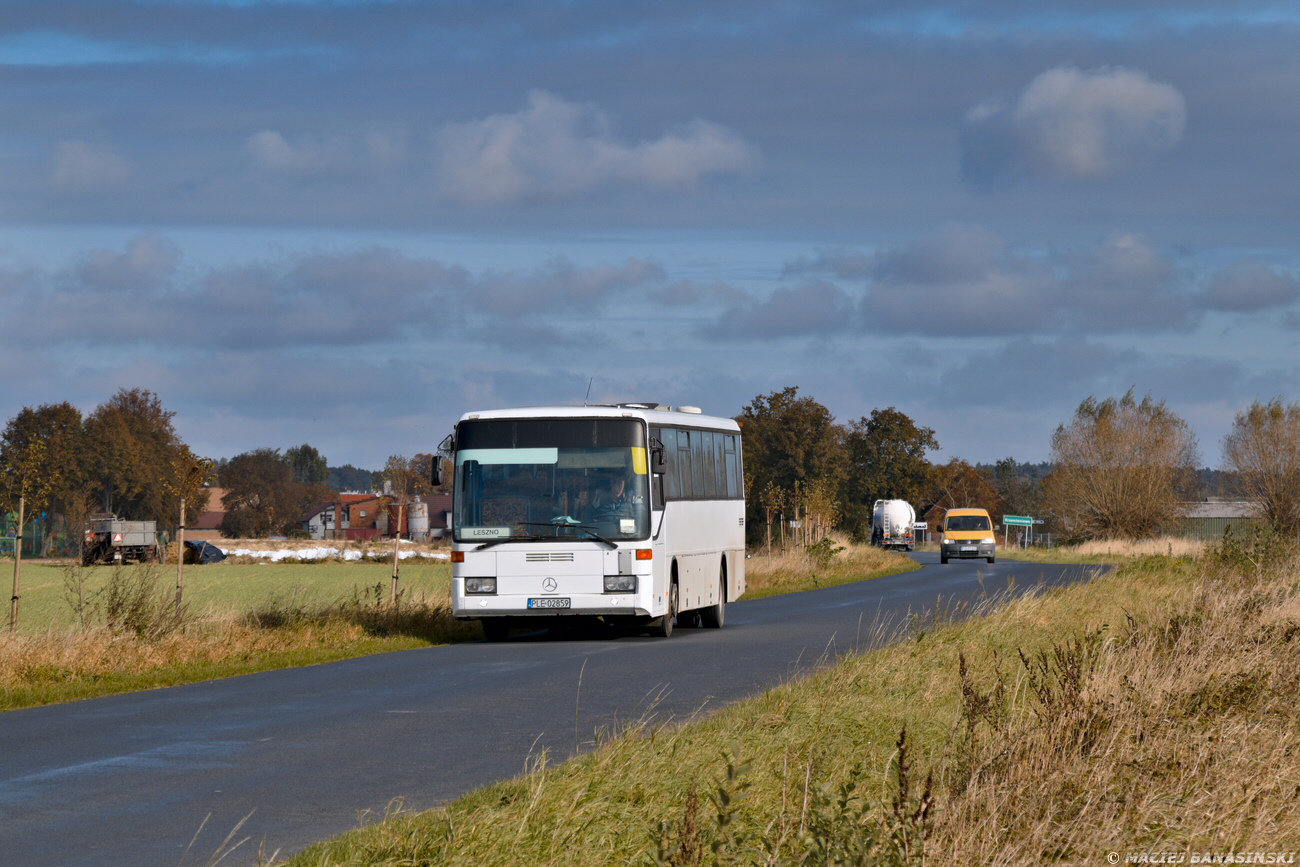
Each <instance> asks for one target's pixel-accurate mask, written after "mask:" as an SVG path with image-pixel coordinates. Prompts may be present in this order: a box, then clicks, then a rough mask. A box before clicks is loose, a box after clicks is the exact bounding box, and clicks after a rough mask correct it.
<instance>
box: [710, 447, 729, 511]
mask: <svg viewBox="0 0 1300 867" xmlns="http://www.w3.org/2000/svg"><path fill="white" fill-rule="evenodd" d="M726 440H727V435H726V434H722V433H715V434H714V435H713V479H714V486H715V488H716V491H715V492H716V494H717V497H718V499H719V500H722V499H725V498H726V496H727V457H726V454H725V453H724V452H723V448H724V443H725V442H726Z"/></svg>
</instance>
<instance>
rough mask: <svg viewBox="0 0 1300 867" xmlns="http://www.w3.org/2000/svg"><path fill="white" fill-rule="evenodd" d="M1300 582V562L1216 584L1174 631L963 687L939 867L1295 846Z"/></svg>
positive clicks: (1040, 661) (1135, 636) (1090, 645)
mask: <svg viewBox="0 0 1300 867" xmlns="http://www.w3.org/2000/svg"><path fill="white" fill-rule="evenodd" d="M1298 574H1300V571H1298V570H1297V568H1296V564H1295V563H1294V562H1292V563H1291V564H1290V565H1289V567H1288V568H1287V569H1285V570H1283V571H1281V572H1279V573H1277V574H1275V575H1271V576H1267V577H1263V578H1262V580H1242V578H1241V576H1240V575H1236V574H1231V573H1229V574H1225V573H1223V572H1216V571H1214V570H1207V571H1206V572H1205V573H1204V574H1202V575H1201V576H1200V577H1199V578H1198V580H1197V582H1196V584H1195V587H1194V589H1193V591H1192V593H1191V594H1190V595H1189V596H1188V597H1186V598H1184V599H1180V600H1178V601H1177V602H1176V603H1175V604H1174V605H1172V606H1170V609H1169V610H1168V611H1167V612H1166V614H1165V616H1163V617H1155V618H1153V619H1151V620H1145V621H1139V620H1137V619H1135V618H1132V617H1128V618H1126V621H1125V623H1123V624H1122V625H1121V624H1117V625H1116V627H1117V628H1114V629H1112V630H1109V631H1106V632H1102V631H1096V632H1092V633H1091V634H1086V635H1083V636H1079V637H1076V638H1074V639H1072V640H1070V641H1063V642H1060V643H1057V644H1056V645H1055V646H1054V647H1053V648H1052V649H1050V650H1049V651H1044V652H1042V653H1040V654H1038V655H1033V656H1029V657H1026V658H1025V659H1023V660H1020V661H1011V660H1006V659H1003V660H1001V663H1000V664H1001V665H1002V666H1003V670H1002V671H1001V672H1000V673H999V674H998V675H997V676H995V677H994V678H993V681H992V684H991V685H990V686H986V687H984V688H983V689H982V690H981V689H980V688H978V687H974V686H969V682H968V691H967V701H966V704H965V706H964V711H965V712H964V717H965V721H966V725H965V727H964V732H963V733H964V735H965V738H964V744H963V747H964V753H962V754H960V755H959V759H960V760H958V761H954V762H950V763H949V765H948V767H947V773H946V780H947V782H948V784H949V786H950V787H951V788H952V790H953V795H952V797H951V798H950V799H949V801H948V803H947V804H946V805H945V809H943V810H942V811H941V812H940V819H939V823H938V827H937V829H936V833H935V835H934V839H933V841H932V848H931V854H932V859H931V862H930V863H933V864H953V865H959V864H970V863H975V862H976V861H980V862H985V863H998V864H1041V863H1044V862H1047V861H1050V862H1052V863H1079V864H1083V863H1098V859H1099V857H1102V856H1104V855H1106V854H1107V853H1109V852H1118V853H1121V854H1122V855H1123V856H1124V857H1127V854H1128V853H1142V852H1177V853H1181V854H1183V855H1189V854H1190V853H1240V852H1255V851H1265V852H1267V851H1278V850H1294V849H1295V848H1296V847H1297V845H1298V844H1300V811H1298V810H1296V801H1297V798H1298V797H1300V725H1298V724H1297V717H1296V712H1295V711H1296V708H1297V707H1298V706H1300V593H1298V592H1297V588H1298V587H1300V584H1298V583H1297V580H1296V578H1297V575H1298ZM983 664H984V666H985V667H986V668H988V667H990V666H993V665H996V664H998V662H997V661H996V660H993V659H985V660H983ZM1008 669H1012V670H1014V675H1013V674H1012V671H1011V670H1008Z"/></svg>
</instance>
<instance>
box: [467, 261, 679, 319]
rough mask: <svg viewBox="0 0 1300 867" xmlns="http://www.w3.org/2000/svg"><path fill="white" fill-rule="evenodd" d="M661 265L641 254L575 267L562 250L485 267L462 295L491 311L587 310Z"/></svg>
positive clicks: (644, 281) (659, 272)
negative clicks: (542, 259) (507, 266)
mask: <svg viewBox="0 0 1300 867" xmlns="http://www.w3.org/2000/svg"><path fill="white" fill-rule="evenodd" d="M664 277H665V274H664V269H663V266H662V265H660V264H658V263H657V262H653V261H650V260H647V259H628V260H626V261H624V262H623V263H622V264H619V265H595V266H589V267H581V268H580V267H578V266H576V265H574V264H573V262H571V261H569V260H568V259H566V258H564V257H563V256H560V257H557V258H554V259H551V260H550V261H549V262H547V263H546V264H544V265H543V266H542V267H540V268H537V269H535V270H533V271H508V272H503V273H494V272H490V273H487V274H484V275H483V277H482V278H481V279H480V280H479V281H478V282H477V283H476V284H475V285H474V286H472V287H470V288H469V289H468V295H467V296H466V297H465V298H464V299H462V300H463V301H465V302H467V303H468V304H469V305H471V306H472V307H473V308H474V309H475V310H477V311H479V312H484V313H488V314H491V315H494V316H510V317H518V316H531V315H536V314H538V313H554V312H557V311H575V310H577V311H584V312H586V311H590V310H592V309H594V308H596V307H599V306H601V305H603V304H604V303H605V301H607V300H608V299H609V298H610V297H611V296H613V295H616V294H620V293H623V292H627V291H630V290H633V289H637V288H645V287H647V286H649V285H652V284H656V283H659V282H660V281H662V280H663V279H664Z"/></svg>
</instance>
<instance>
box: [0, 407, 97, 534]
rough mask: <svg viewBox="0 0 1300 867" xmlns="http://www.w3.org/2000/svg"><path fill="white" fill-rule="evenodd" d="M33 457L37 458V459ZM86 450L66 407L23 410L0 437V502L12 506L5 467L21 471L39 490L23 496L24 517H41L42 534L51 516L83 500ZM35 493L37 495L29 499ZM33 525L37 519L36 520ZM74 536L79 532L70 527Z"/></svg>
mask: <svg viewBox="0 0 1300 867" xmlns="http://www.w3.org/2000/svg"><path fill="white" fill-rule="evenodd" d="M37 452H39V458H38V456H37ZM85 461H86V448H85V436H84V432H83V430H82V419H81V411H80V410H78V409H77V408H76V407H75V406H73V405H72V404H70V403H67V402H64V403H57V404H44V405H42V406H39V407H37V408H35V409H32V408H31V407H25V408H24V409H23V410H22V411H21V412H19V413H18V414H17V415H16V416H14V417H13V418H11V419H10V420H9V423H8V424H7V425H6V426H5V429H4V433H3V434H0V468H3V471H2V473H3V474H2V475H0V499H3V500H4V501H5V502H6V503H9V504H14V505H16V504H17V502H18V490H17V488H15V487H14V480H15V479H16V478H17V476H16V475H15V474H13V473H11V472H9V470H10V468H14V467H18V466H23V467H26V468H27V469H26V473H25V474H30V476H31V483H30V484H35V483H36V482H37V480H39V483H40V484H39V488H35V487H30V488H29V490H28V493H27V501H26V507H27V514H28V515H31V516H40V515H42V514H44V515H45V521H46V523H45V526H44V527H43V529H44V531H45V532H46V534H48V533H50V532H51V531H52V530H53V529H54V527H53V521H54V516H55V515H56V514H65V513H66V511H67V509H68V507H69V505H71V504H74V503H78V502H79V501H80V500H82V499H84V496H85V494H84V489H85V485H86V472H85ZM38 491H39V496H33V494H36V493H37V492H38ZM38 520H39V518H38ZM73 529H74V530H77V531H79V530H80V528H79V527H76V528H73Z"/></svg>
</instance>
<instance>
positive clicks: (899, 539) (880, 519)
mask: <svg viewBox="0 0 1300 867" xmlns="http://www.w3.org/2000/svg"><path fill="white" fill-rule="evenodd" d="M914 523H916V510H915V509H913V508H912V505H911V504H910V503H908V502H907V501H906V500H876V505H875V506H874V507H873V508H872V509H871V544H873V545H879V546H881V547H882V548H897V549H899V550H900V551H911V550H912V548H913V547H914V546H915V545H916V537H915V536H913V535H912V524H914Z"/></svg>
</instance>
